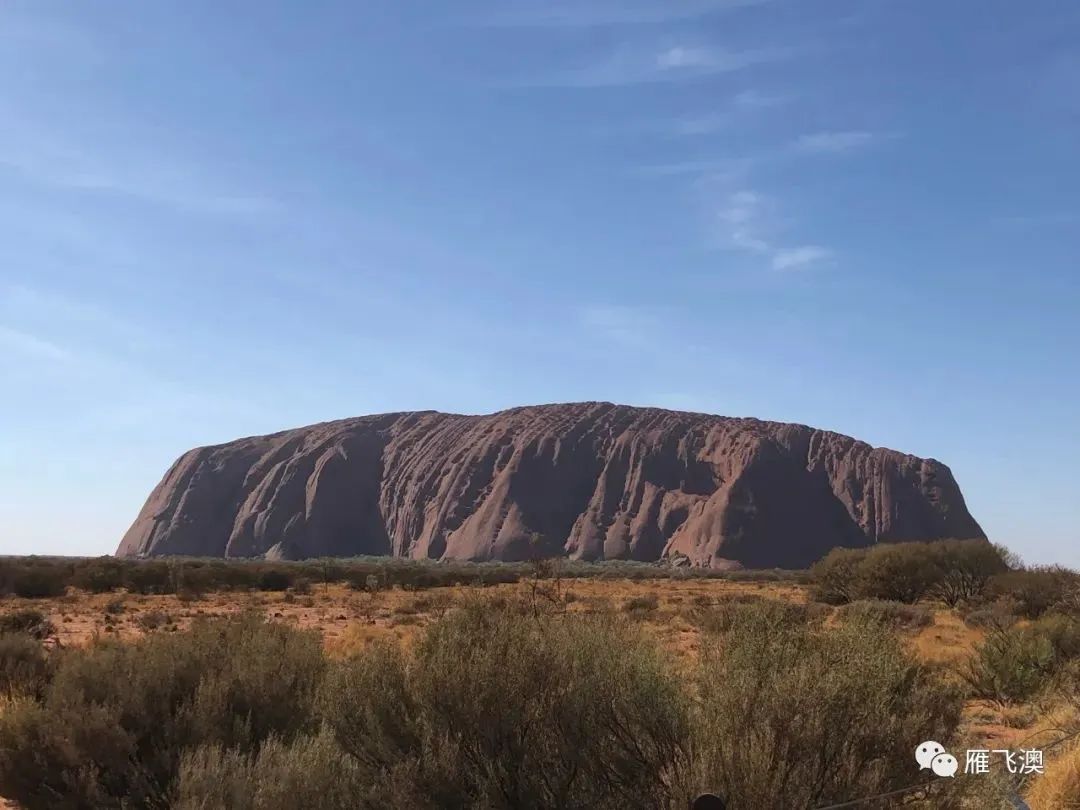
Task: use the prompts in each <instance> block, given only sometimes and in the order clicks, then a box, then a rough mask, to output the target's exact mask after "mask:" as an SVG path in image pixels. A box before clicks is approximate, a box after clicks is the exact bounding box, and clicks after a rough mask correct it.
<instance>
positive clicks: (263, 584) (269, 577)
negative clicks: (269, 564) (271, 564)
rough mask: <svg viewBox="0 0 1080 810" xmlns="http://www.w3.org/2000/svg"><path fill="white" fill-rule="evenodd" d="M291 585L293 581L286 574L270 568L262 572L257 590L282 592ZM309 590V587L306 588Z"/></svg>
mask: <svg viewBox="0 0 1080 810" xmlns="http://www.w3.org/2000/svg"><path fill="white" fill-rule="evenodd" d="M292 584H293V579H292V577H291V576H290V575H289V573H288V572H286V571H282V570H278V569H274V568H271V569H270V570H268V571H263V573H262V575H261V576H260V577H259V590H261V591H283V590H285V589H286V588H288V587H289V586H290V585H292ZM308 587H309V590H310V585H309V586H308Z"/></svg>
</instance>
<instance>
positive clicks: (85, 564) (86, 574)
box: [71, 557, 125, 593]
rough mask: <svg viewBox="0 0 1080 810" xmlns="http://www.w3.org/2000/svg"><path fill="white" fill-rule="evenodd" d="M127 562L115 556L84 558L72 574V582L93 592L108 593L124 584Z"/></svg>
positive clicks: (77, 586)
mask: <svg viewBox="0 0 1080 810" xmlns="http://www.w3.org/2000/svg"><path fill="white" fill-rule="evenodd" d="M124 569H125V564H124V563H123V562H121V561H120V560H118V559H116V558H115V557H99V558H98V559H96V560H83V561H81V562H80V563H79V564H78V565H77V566H76V568H75V571H74V573H73V574H72V578H71V584H72V585H74V586H75V587H76V588H81V589H82V590H84V591H90V592H91V593H108V592H109V591H115V590H118V589H119V588H122V587H123V586H124V579H125V578H124Z"/></svg>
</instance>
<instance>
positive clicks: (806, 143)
mask: <svg viewBox="0 0 1080 810" xmlns="http://www.w3.org/2000/svg"><path fill="white" fill-rule="evenodd" d="M881 137H882V136H880V135H876V134H875V133H873V132H868V131H866V130H846V131H839V132H814V133H810V134H807V135H801V136H799V138H797V139H796V140H795V142H794V144H792V148H793V149H794V150H795V151H796V152H800V153H802V154H813V155H825V154H828V155H837V154H842V153H844V152H850V151H852V150H854V149H860V148H862V147H865V146H868V145H869V144H871V143H872V142H874V141H875V140H879V139H880V138H881Z"/></svg>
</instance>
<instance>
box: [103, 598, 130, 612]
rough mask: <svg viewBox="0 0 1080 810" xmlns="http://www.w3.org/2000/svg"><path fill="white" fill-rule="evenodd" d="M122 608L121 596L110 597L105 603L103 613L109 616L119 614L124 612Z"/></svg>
mask: <svg viewBox="0 0 1080 810" xmlns="http://www.w3.org/2000/svg"><path fill="white" fill-rule="evenodd" d="M124 608H125V603H124V600H123V598H122V597H119V596H118V597H116V598H115V599H110V600H109V601H108V602H106V603H105V613H107V614H108V615H110V616H119V615H120V614H121V613H123V612H124Z"/></svg>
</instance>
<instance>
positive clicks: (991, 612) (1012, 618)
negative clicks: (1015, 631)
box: [964, 601, 1016, 630]
mask: <svg viewBox="0 0 1080 810" xmlns="http://www.w3.org/2000/svg"><path fill="white" fill-rule="evenodd" d="M964 624H966V625H967V626H968V627H979V628H982V629H984V630H991V629H997V630H1001V629H1004V628H1006V627H1012V626H1013V625H1014V624H1016V614H1015V613H1013V606H1012V604H1011V603H1009V602H1005V601H997V602H991V603H990V604H989V605H986V606H985V607H981V608H976V609H975V610H972V611H970V612H968V614H967V615H966V616H964Z"/></svg>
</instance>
